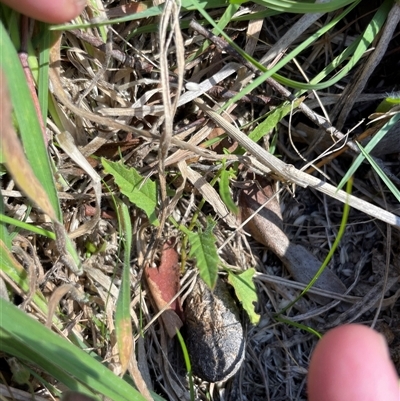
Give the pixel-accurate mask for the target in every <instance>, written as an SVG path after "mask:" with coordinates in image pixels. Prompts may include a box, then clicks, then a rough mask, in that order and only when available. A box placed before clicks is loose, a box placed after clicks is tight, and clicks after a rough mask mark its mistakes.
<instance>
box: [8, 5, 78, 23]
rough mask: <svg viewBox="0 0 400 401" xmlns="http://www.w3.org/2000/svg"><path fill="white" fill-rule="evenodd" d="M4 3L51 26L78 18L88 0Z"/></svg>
mask: <svg viewBox="0 0 400 401" xmlns="http://www.w3.org/2000/svg"><path fill="white" fill-rule="evenodd" d="M2 2H3V3H5V4H7V5H8V6H10V7H11V8H13V9H15V10H17V11H18V12H20V13H21V14H24V15H27V16H28V17H31V18H34V19H37V20H39V21H44V22H48V23H50V24H60V23H63V22H67V21H70V20H72V19H74V18H76V17H77V16H78V15H79V14H80V13H81V12H82V11H83V9H84V8H85V6H86V0H58V1H57V0H20V1H15V0H2Z"/></svg>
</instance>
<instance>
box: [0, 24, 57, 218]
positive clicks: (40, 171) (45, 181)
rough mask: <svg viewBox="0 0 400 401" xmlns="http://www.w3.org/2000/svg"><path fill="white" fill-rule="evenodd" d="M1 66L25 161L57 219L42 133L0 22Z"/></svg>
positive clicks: (12, 46)
mask: <svg viewBox="0 0 400 401" xmlns="http://www.w3.org/2000/svg"><path fill="white" fill-rule="evenodd" d="M0 48H1V57H0V67H1V68H2V69H3V71H4V72H5V75H6V79H7V83H8V88H9V93H10V97H11V102H12V105H13V109H14V114H15V117H16V120H17V123H18V128H19V133H20V135H21V140H22V142H23V147H24V150H25V153H26V156H27V159H28V161H29V163H30V165H31V167H32V169H33V171H34V173H35V175H36V177H37V178H38V179H39V181H40V182H41V184H42V186H43V188H44V189H45V191H46V193H47V195H48V197H49V199H50V202H51V204H52V206H53V209H54V210H55V211H56V214H57V217H58V219H59V220H60V221H61V219H62V214H61V209H60V206H59V202H58V197H57V191H56V188H55V185H54V180H53V175H52V171H51V168H50V163H49V158H48V154H47V151H46V148H45V145H44V140H43V136H42V131H41V128H40V124H39V121H38V118H37V115H36V110H35V107H34V105H33V101H32V98H31V94H30V92H29V89H28V86H27V83H26V79H25V75H24V73H23V70H22V67H21V63H20V61H19V58H18V56H17V52H16V50H15V48H14V45H13V44H12V42H11V40H10V38H9V36H8V34H7V32H6V30H5V28H4V26H3V23H0Z"/></svg>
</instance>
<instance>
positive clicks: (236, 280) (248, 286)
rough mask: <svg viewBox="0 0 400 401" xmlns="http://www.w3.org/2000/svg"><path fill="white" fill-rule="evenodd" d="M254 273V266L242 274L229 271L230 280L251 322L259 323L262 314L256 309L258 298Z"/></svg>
mask: <svg viewBox="0 0 400 401" xmlns="http://www.w3.org/2000/svg"><path fill="white" fill-rule="evenodd" d="M254 273H255V270H254V268H251V269H247V270H246V271H244V272H243V273H240V274H234V273H232V272H229V275H228V281H229V283H230V284H231V285H232V287H233V288H234V290H235V293H236V296H237V297H238V299H239V301H240V302H241V303H242V306H243V309H244V310H245V311H246V312H247V314H248V316H249V319H250V322H251V323H252V324H257V323H258V322H259V321H260V315H259V314H258V313H256V312H255V310H254V307H255V303H256V302H257V300H258V297H257V291H256V286H255V284H254V281H253V276H254Z"/></svg>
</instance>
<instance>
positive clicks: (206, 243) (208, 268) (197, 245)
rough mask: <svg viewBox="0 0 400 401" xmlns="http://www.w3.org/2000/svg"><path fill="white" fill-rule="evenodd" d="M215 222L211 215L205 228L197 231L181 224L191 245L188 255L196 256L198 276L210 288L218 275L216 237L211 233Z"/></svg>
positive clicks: (213, 285)
mask: <svg viewBox="0 0 400 401" xmlns="http://www.w3.org/2000/svg"><path fill="white" fill-rule="evenodd" d="M216 224H217V223H216V222H215V221H213V220H212V219H211V217H208V218H207V227H206V229H205V230H204V231H201V229H199V231H198V232H197V233H196V232H191V231H189V230H188V229H187V228H183V227H182V226H181V229H182V230H183V231H184V232H185V233H186V234H187V236H188V238H189V242H190V245H191V249H190V253H189V256H192V257H195V258H196V262H197V267H198V269H199V272H200V277H201V278H202V279H203V281H204V282H205V283H206V284H207V285H208V286H209V287H210V288H211V289H213V288H214V287H215V283H216V282H217V276H218V263H219V256H218V253H217V247H216V245H215V243H216V238H215V236H214V234H213V230H214V227H215V226H216Z"/></svg>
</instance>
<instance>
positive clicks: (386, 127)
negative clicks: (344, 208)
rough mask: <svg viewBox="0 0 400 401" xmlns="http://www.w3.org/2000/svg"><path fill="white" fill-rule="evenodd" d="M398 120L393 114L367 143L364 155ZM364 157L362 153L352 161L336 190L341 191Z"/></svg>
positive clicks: (399, 116) (398, 115)
mask: <svg viewBox="0 0 400 401" xmlns="http://www.w3.org/2000/svg"><path fill="white" fill-rule="evenodd" d="M399 120H400V113H398V114H395V115H394V116H393V117H392V118H391V119H390V120H389V121H388V122H387V123H386V124H385V125H384V126H383V127H382V128H381V129H380V130H379V131H378V132H377V133H376V134H375V135H374V137H373V138H372V139H371V140H370V141H369V142H368V144H367V146H366V147H365V148H364V151H365V152H366V153H371V151H372V149H373V148H374V147H375V145H376V144H377V143H378V142H379V141H380V140H381V139H382V138H383V137H384V136H385V135H386V134H387V133H388V132H389V130H390V129H392V128H393V127H394V125H395V124H396V123H397V121H399ZM364 159H365V156H364V154H363V153H360V154H359V155H358V156H357V158H356V160H354V162H353V164H352V165H351V166H350V168H349V169H348V170H347V172H346V174H345V175H344V177H343V178H342V180H341V181H340V182H339V185H338V186H337V190H338V191H339V189H341V188H342V187H343V185H344V184H345V183H346V182H347V180H348V179H349V178H350V177H351V176H353V175H354V173H355V172H356V170H357V169H358V167H360V165H361V163H362V162H363V161H364Z"/></svg>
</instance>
